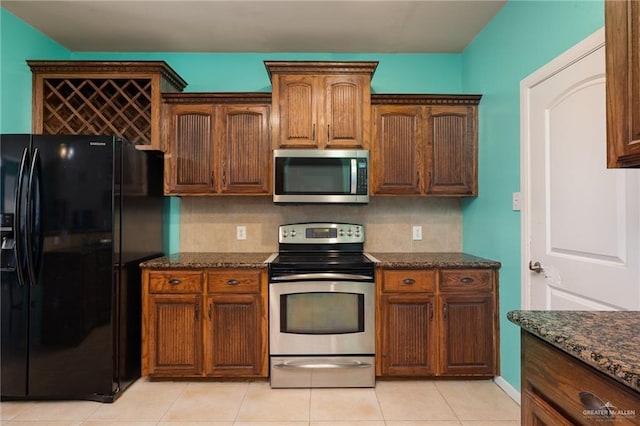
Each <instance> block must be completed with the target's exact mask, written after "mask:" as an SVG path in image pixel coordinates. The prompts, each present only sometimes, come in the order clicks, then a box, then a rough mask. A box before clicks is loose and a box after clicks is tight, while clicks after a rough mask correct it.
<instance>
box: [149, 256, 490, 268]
mask: <svg viewBox="0 0 640 426" xmlns="http://www.w3.org/2000/svg"><path fill="white" fill-rule="evenodd" d="M368 254H369V255H370V256H371V257H373V258H374V259H375V260H376V261H377V266H381V267H385V268H396V269H402V268H407V269H408V268H500V266H501V265H500V262H496V261H495V260H490V259H484V258H481V257H477V256H473V255H471V254H466V253H439V252H433V253H368ZM273 255H274V254H273V253H223V252H220V253H216V252H202V253H196V252H193V253H192V252H182V253H174V254H170V255H168V256H162V257H158V258H156V259H151V260H148V261H146V262H142V263H141V264H140V266H141V267H142V268H148V269H182V268H185V269H186V268H264V267H266V266H267V263H266V262H267V260H268V259H269V258H270V257H271V256H273Z"/></svg>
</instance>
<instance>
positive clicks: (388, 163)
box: [372, 105, 426, 194]
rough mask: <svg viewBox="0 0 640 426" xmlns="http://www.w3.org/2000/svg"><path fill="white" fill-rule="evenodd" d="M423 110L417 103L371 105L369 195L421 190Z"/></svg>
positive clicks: (415, 192)
mask: <svg viewBox="0 0 640 426" xmlns="http://www.w3.org/2000/svg"><path fill="white" fill-rule="evenodd" d="M423 111H424V108H423V107H421V106H417V105H377V106H375V107H374V108H373V123H374V124H373V139H374V149H373V153H372V165H373V179H372V181H373V182H372V193H373V194H420V193H422V192H423V186H424V177H423V176H422V175H423V158H424V154H423V149H424V135H425V132H426V129H425V124H426V122H425V119H424V116H423Z"/></svg>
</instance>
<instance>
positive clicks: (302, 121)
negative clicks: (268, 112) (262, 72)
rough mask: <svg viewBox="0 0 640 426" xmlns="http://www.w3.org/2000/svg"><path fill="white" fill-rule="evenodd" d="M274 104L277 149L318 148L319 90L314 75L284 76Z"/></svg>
mask: <svg viewBox="0 0 640 426" xmlns="http://www.w3.org/2000/svg"><path fill="white" fill-rule="evenodd" d="M275 78H276V79H277V87H278V89H277V92H276V93H274V97H277V99H278V100H277V104H276V105H274V106H275V108H274V115H275V119H276V121H275V122H274V147H275V148H317V147H318V138H317V136H318V131H319V129H318V127H319V126H318V122H317V117H318V101H317V99H318V97H319V96H321V94H320V93H319V87H318V84H317V81H316V78H315V77H314V76H310V75H280V76H277V77H275Z"/></svg>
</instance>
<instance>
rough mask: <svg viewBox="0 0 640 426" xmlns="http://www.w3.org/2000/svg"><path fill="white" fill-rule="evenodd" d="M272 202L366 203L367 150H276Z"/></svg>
mask: <svg viewBox="0 0 640 426" xmlns="http://www.w3.org/2000/svg"><path fill="white" fill-rule="evenodd" d="M273 201H274V202H275V203H360V204H362V203H368V202H369V151H367V150H361V149H354V150H343V149H326V150H322V149H276V150H274V151H273Z"/></svg>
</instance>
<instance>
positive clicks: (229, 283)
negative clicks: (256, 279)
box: [227, 279, 240, 285]
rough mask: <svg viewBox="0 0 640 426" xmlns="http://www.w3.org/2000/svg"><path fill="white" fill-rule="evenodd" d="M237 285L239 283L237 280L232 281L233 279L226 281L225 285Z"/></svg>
mask: <svg viewBox="0 0 640 426" xmlns="http://www.w3.org/2000/svg"><path fill="white" fill-rule="evenodd" d="M238 284H240V281H238V280H234V279H230V280H227V285H238Z"/></svg>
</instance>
